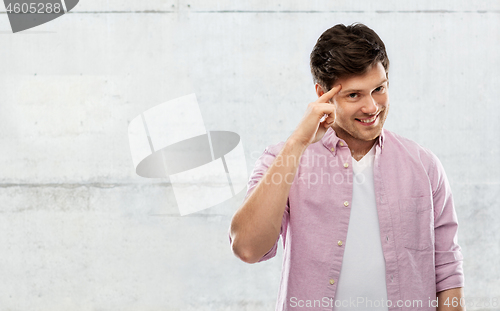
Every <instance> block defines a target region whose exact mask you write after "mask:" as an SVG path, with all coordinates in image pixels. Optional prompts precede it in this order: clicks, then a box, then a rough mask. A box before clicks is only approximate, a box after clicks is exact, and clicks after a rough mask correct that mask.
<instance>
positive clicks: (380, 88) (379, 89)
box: [374, 86, 384, 92]
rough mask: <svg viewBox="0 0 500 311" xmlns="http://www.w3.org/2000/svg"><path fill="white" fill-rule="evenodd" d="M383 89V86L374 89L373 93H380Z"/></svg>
mask: <svg viewBox="0 0 500 311" xmlns="http://www.w3.org/2000/svg"><path fill="white" fill-rule="evenodd" d="M383 88H384V87H383V86H379V87H378V88H376V89H375V90H374V92H380V91H382V90H383Z"/></svg>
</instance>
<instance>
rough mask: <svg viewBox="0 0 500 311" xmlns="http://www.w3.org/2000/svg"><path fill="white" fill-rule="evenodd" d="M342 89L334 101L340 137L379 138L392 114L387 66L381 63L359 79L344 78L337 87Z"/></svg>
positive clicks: (356, 139) (361, 139)
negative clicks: (385, 67) (390, 110)
mask: <svg viewBox="0 0 500 311" xmlns="http://www.w3.org/2000/svg"><path fill="white" fill-rule="evenodd" d="M338 84H341V85H342V89H341V90H340V92H339V93H338V94H337V95H335V97H334V101H333V103H334V105H335V108H336V109H335V123H334V124H333V125H332V127H333V129H334V130H335V132H336V133H337V135H338V136H339V137H340V138H342V139H344V140H346V141H347V143H348V144H349V141H351V142H352V141H353V139H354V141H358V142H360V141H372V140H374V139H375V138H377V137H378V136H379V135H380V133H381V131H382V127H383V125H384V123H385V119H386V118H387V114H388V113H389V89H388V81H387V76H386V73H385V69H384V66H382V64H381V63H380V62H378V63H377V64H376V65H373V66H372V67H370V68H369V69H368V71H367V72H366V73H365V74H363V75H360V76H353V77H348V78H341V79H338V80H337V81H336V82H335V85H338Z"/></svg>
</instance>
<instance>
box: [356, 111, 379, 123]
mask: <svg viewBox="0 0 500 311" xmlns="http://www.w3.org/2000/svg"><path fill="white" fill-rule="evenodd" d="M379 114H380V112H379V113H377V114H376V115H374V116H373V117H371V118H366V119H355V120H356V121H358V122H359V123H361V125H364V126H369V125H373V124H375V122H376V121H377V119H378V116H379Z"/></svg>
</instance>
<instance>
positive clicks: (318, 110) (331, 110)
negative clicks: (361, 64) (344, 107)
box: [290, 84, 342, 147]
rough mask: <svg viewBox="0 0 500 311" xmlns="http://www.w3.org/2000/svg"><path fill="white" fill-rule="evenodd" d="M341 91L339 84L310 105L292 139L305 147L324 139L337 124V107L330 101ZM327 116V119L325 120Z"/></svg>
mask: <svg viewBox="0 0 500 311" xmlns="http://www.w3.org/2000/svg"><path fill="white" fill-rule="evenodd" d="M341 89H342V86H341V85H340V84H339V85H337V86H335V87H333V88H332V89H331V90H330V91H328V92H326V93H324V94H323V95H321V96H320V97H319V98H318V99H317V100H316V101H314V102H312V103H310V104H309V105H308V106H307V110H306V112H305V114H304V116H303V117H302V120H301V121H300V123H299V125H298V126H297V128H296V129H295V131H294V132H293V133H292V135H291V136H290V138H291V139H293V140H294V141H295V142H296V143H300V144H302V145H303V146H304V147H307V146H309V145H310V144H313V143H315V142H317V141H319V140H320V139H321V138H323V136H324V135H325V133H326V131H327V129H328V128H329V127H330V126H332V124H333V123H334V122H335V105H333V104H331V103H330V101H331V99H332V98H333V97H334V96H335V95H336V94H337V93H338V92H339V91H340V90H341ZM325 115H326V118H323V117H324V116H325ZM322 119H323V120H322Z"/></svg>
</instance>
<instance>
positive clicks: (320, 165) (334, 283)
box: [229, 24, 465, 310]
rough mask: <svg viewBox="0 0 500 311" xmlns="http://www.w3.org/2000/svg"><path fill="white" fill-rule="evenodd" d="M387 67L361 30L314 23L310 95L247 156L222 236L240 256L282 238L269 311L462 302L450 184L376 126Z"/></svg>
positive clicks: (267, 248)
mask: <svg viewBox="0 0 500 311" xmlns="http://www.w3.org/2000/svg"><path fill="white" fill-rule="evenodd" d="M388 70H389V59H388V57H387V53H386V51H385V46H384V43H383V42H382V40H380V38H379V37H378V35H377V34H376V33H375V32H374V31H373V30H371V29H370V28H368V27H366V26H364V25H362V24H354V25H351V26H344V25H336V26H334V27H332V28H330V29H328V30H327V31H325V32H324V33H323V34H322V35H321V37H320V38H319V39H318V41H317V43H316V45H315V47H314V49H313V51H312V53H311V72H312V75H313V79H314V82H315V88H316V93H317V95H318V99H317V100H316V101H314V102H312V103H310V104H309V105H308V107H307V110H306V112H305V114H304V116H303V118H302V120H301V121H300V123H299V124H298V126H297V128H296V129H295V131H294V132H293V133H292V135H290V137H289V138H288V139H287V141H286V142H284V143H283V142H282V143H279V144H277V145H272V146H269V147H268V148H266V150H265V151H264V153H263V155H262V156H261V157H260V158H259V160H258V161H257V164H256V167H255V169H254V171H253V172H252V176H251V178H250V181H249V188H248V193H247V197H246V199H245V201H244V203H243V205H242V206H241V207H240V209H239V210H238V211H237V212H236V213H235V215H234V216H233V220H232V222H231V228H230V232H229V234H230V241H231V246H232V249H233V251H234V253H235V254H236V256H238V257H239V258H240V259H241V260H243V261H245V262H248V263H255V262H259V261H264V260H267V259H269V258H271V257H273V256H275V254H276V250H277V245H278V240H279V237H280V236H281V237H282V239H283V246H284V256H283V270H282V277H281V285H280V290H279V295H278V301H277V304H276V310H436V307H437V310H465V308H462V307H460V302H462V304H463V301H461V298H462V297H463V286H464V276H463V269H462V259H463V257H462V254H461V249H460V246H459V245H458V242H457V230H458V222H457V216H456V212H455V209H454V206H453V199H452V195H451V190H450V186H449V184H448V181H447V179H446V175H445V172H444V170H443V167H442V165H441V163H440V162H439V160H438V159H437V158H436V156H435V155H434V154H432V152H430V151H429V150H427V149H425V148H423V147H421V146H419V145H418V144H416V143H415V142H413V141H411V140H409V139H406V138H403V137H401V136H399V135H397V134H395V133H392V132H390V131H388V130H385V129H383V125H384V123H385V120H386V118H387V115H388V112H389V89H388ZM436 298H438V299H437V300H438V303H436ZM457 302H458V303H457Z"/></svg>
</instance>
